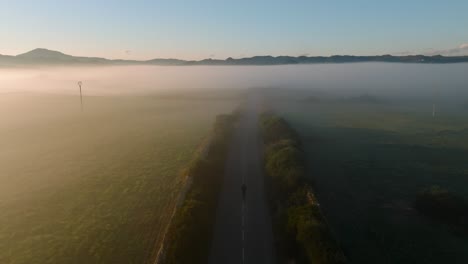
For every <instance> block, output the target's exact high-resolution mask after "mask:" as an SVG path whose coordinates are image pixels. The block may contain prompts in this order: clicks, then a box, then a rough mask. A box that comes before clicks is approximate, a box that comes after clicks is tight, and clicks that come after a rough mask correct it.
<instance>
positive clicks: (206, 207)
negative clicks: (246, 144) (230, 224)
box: [162, 112, 239, 264]
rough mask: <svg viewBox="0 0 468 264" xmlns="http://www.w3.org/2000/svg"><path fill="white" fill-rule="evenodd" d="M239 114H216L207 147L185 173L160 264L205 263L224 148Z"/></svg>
mask: <svg viewBox="0 0 468 264" xmlns="http://www.w3.org/2000/svg"><path fill="white" fill-rule="evenodd" d="M238 115H239V113H237V112H234V113H233V114H230V115H219V116H218V117H217V118H216V122H215V124H214V128H213V131H212V135H211V137H210V139H209V140H208V142H207V145H206V147H204V149H203V150H202V151H200V152H199V153H198V154H197V155H196V156H195V157H194V159H193V160H192V162H191V164H190V165H189V166H188V169H187V171H186V172H185V174H186V175H188V177H187V179H188V181H189V183H188V184H189V185H190V186H188V190H187V192H186V193H185V194H184V195H185V197H183V200H182V203H181V205H180V207H179V208H178V209H177V212H176V213H175V215H174V218H173V220H172V224H171V226H170V227H169V230H168V233H167V239H166V244H165V249H164V257H163V258H162V259H163V260H162V262H163V263H165V264H176V263H177V264H184V263H191V264H196V263H207V261H208V255H209V249H210V245H211V238H212V233H213V228H212V227H213V225H214V221H215V215H216V207H217V202H218V195H219V191H220V189H221V184H222V179H223V177H222V175H223V173H224V166H225V161H226V155H227V148H228V143H229V139H230V137H231V134H232V131H233V130H234V127H235V123H236V120H237V117H238Z"/></svg>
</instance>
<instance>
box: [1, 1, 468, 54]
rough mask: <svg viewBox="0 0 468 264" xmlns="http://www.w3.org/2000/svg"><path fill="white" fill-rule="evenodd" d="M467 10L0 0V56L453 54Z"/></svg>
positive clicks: (447, 4)
mask: <svg viewBox="0 0 468 264" xmlns="http://www.w3.org/2000/svg"><path fill="white" fill-rule="evenodd" d="M467 12H468V1H467V0H446V1H442V0H441V1H435V0H426V1H422V0H413V1H412V0H393V1H392V0H384V1H377V0H342V1H339V0H326V1H325V0H324V1H318V0H309V1H305V0H304V1H294V0H291V1H286V0H282V1H274V0H270V1H243V0H229V1H222V0H210V1H203V0H200V1H188V0H187V1H176V0H174V1H118V0H115V1H111V0H109V1H103V0H101V1H98V0H95V1H91V0H80V1H78V0H76V1H75V0H73V1H72V0H70V1H68V0H56V1H52V0H42V1H35V0H31V1H22V0H15V1H10V0H0V54H18V53H22V52H25V51H28V50H31V49H33V48H37V47H42V48H49V49H54V50H60V51H63V52H65V53H69V54H73V55H87V56H101V57H108V58H125V59H129V58H135V59H145V58H148V59H149V58H155V57H176V58H185V59H200V58H206V57H214V58H226V57H228V56H232V57H244V56H252V55H266V54H270V55H294V56H296V55H303V54H309V55H311V56H312V55H332V54H353V55H364V54H366V55H374V54H386V53H391V54H403V53H406V52H408V53H431V52H441V53H444V52H446V51H447V50H450V49H452V53H453V54H455V53H456V52H458V51H459V49H460V50H461V49H462V48H461V47H464V46H462V45H463V44H465V43H468V15H467V14H468V13H467ZM462 50H468V48H463V49H462Z"/></svg>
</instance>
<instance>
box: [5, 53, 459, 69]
mask: <svg viewBox="0 0 468 264" xmlns="http://www.w3.org/2000/svg"><path fill="white" fill-rule="evenodd" d="M352 62H354V63H356V62H395V63H460V62H468V56H458V57H444V56H441V55H436V56H424V55H410V56H392V55H382V56H351V55H345V56H342V55H336V56H330V57H322V56H319V57H307V56H299V57H292V56H278V57H273V56H254V57H250V58H240V59H233V58H227V59H226V60H215V59H204V60H199V61H187V60H179V59H152V60H146V61H137V60H109V59H105V58H97V57H76V56H71V55H67V54H64V53H62V52H59V51H53V50H48V49H34V50H32V51H29V52H26V53H23V54H20V55H17V56H7V55H0V66H27V65H77V64H78V65H286V64H314V63H352Z"/></svg>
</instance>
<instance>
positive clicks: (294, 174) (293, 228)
mask: <svg viewBox="0 0 468 264" xmlns="http://www.w3.org/2000/svg"><path fill="white" fill-rule="evenodd" d="M260 123H261V124H260V125H261V134H262V137H263V140H264V144H265V151H264V163H265V171H266V174H267V175H268V177H267V184H268V190H269V203H270V208H271V212H272V220H273V229H274V235H275V244H276V245H275V246H276V249H277V251H278V255H279V256H278V257H279V260H280V263H281V262H288V261H291V260H294V261H295V263H318V264H320V263H345V262H346V260H345V256H344V254H343V252H342V251H341V249H340V247H339V246H338V244H337V243H336V241H335V240H334V238H333V236H332V235H331V232H330V230H329V226H328V224H327V222H326V220H325V218H324V216H323V215H322V213H321V209H320V206H319V203H318V202H317V199H316V198H315V195H314V192H313V190H312V188H311V187H310V185H309V184H308V183H307V182H306V180H305V163H304V157H303V151H302V147H301V142H300V140H299V137H298V135H297V133H296V132H295V131H294V130H293V129H292V128H291V127H290V126H289V124H288V123H287V122H286V121H285V120H284V119H283V118H281V117H279V116H277V115H275V114H273V113H264V114H262V116H261V119H260Z"/></svg>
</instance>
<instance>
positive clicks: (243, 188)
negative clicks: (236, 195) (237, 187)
mask: <svg viewBox="0 0 468 264" xmlns="http://www.w3.org/2000/svg"><path fill="white" fill-rule="evenodd" d="M241 188H242V199H244V201H245V195H246V194H247V185H245V183H243V184H242V187H241Z"/></svg>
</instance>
